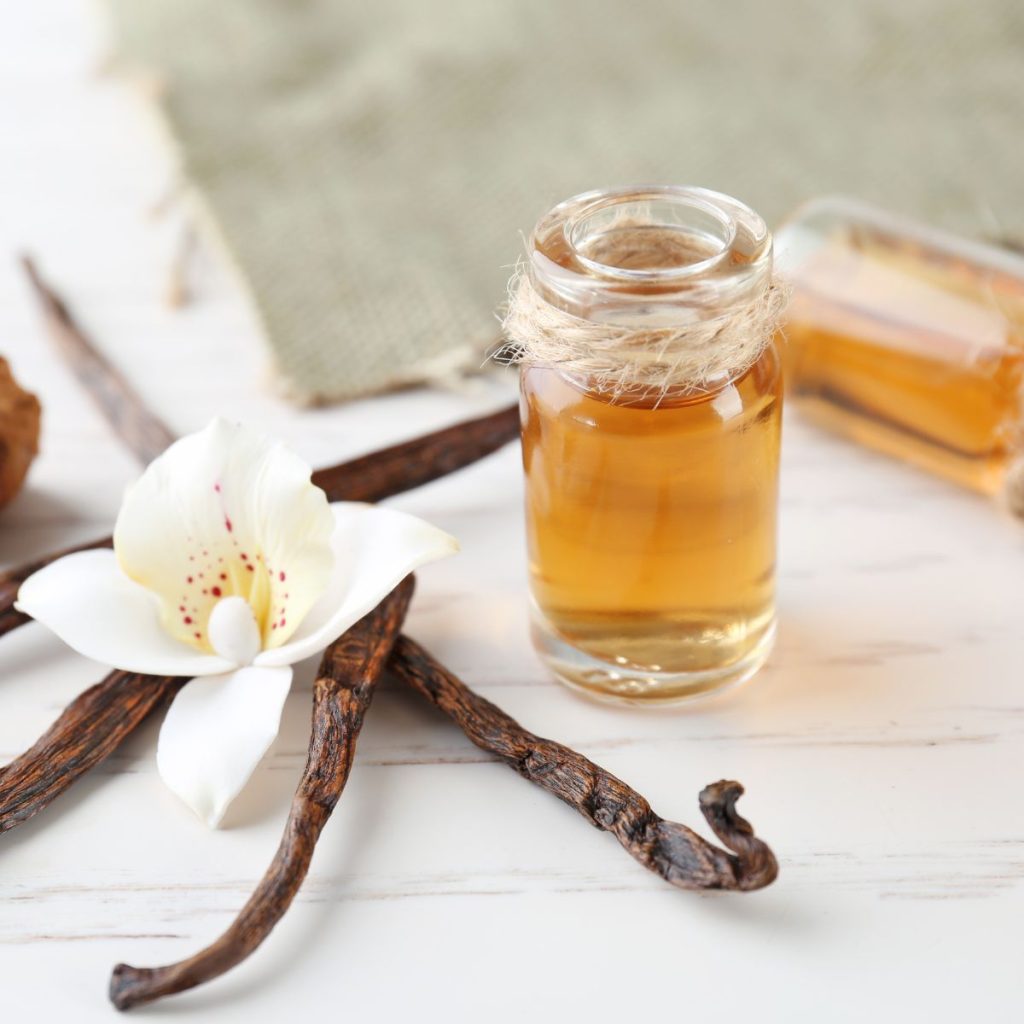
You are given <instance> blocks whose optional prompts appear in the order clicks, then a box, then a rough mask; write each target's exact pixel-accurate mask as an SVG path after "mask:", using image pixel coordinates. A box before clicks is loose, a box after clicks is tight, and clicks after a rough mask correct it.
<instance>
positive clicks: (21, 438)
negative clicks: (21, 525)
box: [0, 359, 41, 505]
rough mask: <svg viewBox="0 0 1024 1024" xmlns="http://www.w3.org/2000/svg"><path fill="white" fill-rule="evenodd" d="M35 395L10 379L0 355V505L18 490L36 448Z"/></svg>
mask: <svg viewBox="0 0 1024 1024" xmlns="http://www.w3.org/2000/svg"><path fill="white" fill-rule="evenodd" d="M40 414H41V413H40V408H39V399H38V398H36V396H35V395H33V394H31V393H30V392H28V391H25V390H24V388H22V387H21V385H20V384H18V382H17V381H16V380H15V379H14V375H13V374H12V373H11V368H10V366H9V365H8V363H7V360H6V359H0V505H6V504H7V502H9V501H10V500H11V498H13V497H14V496H15V495H16V494H17V493H18V491H20V490H21V485H22V483H23V482H24V480H25V474H26V473H28V467H29V466H31V465H32V460H33V459H34V458H35V457H36V452H38V451H39V418H40Z"/></svg>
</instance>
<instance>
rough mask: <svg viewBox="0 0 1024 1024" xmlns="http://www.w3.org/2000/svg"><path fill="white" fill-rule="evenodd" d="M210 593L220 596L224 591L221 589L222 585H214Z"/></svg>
mask: <svg viewBox="0 0 1024 1024" xmlns="http://www.w3.org/2000/svg"><path fill="white" fill-rule="evenodd" d="M210 593H211V594H213V596H214V597H220V595H221V594H222V593H223V591H222V590H221V589H220V587H214V588H213V589H212V590H211V591H210Z"/></svg>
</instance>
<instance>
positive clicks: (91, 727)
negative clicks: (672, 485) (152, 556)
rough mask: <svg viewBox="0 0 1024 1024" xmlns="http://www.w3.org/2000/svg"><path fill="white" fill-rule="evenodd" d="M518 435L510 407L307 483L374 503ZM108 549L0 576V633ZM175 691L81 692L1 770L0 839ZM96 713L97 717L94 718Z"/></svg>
mask: <svg viewBox="0 0 1024 1024" xmlns="http://www.w3.org/2000/svg"><path fill="white" fill-rule="evenodd" d="M518 431H519V418H518V411H517V409H516V407H515V406H511V407H509V408H507V409H502V410H501V411H499V412H496V413H493V414H491V415H489V416H482V417H480V418H478V419H473V420H466V421H464V422H462V423H457V424H456V425H455V426H454V427H447V428H446V429H444V430H438V431H435V432H434V433H432V434H426V435H424V436H423V437H417V438H413V439H412V440H411V441H405V442H404V443H402V444H398V445H394V446H393V447H391V448H385V449H383V450H382V451H379V452H375V453H372V454H370V455H364V456H362V457H361V458H358V459H354V460H352V461H351V462H343V463H341V464H340V465H338V466H333V467H331V468H329V469H325V470H320V471H319V472H318V473H315V474H314V475H313V479H314V480H316V481H317V482H318V483H319V484H320V486H321V487H324V489H325V490H326V491H327V496H328V497H329V498H330V499H331V500H332V501H338V500H341V499H343V498H347V499H351V500H355V501H377V500H379V499H381V498H387V497H389V496H390V495H392V494H399V493H401V492H402V491H407V490H410V489H411V488H413V487H418V486H419V485H420V484H424V483H428V482H429V481H431V480H435V479H437V478H439V477H442V476H444V475H446V474H447V473H452V472H454V471H455V470H457V469H461V468H462V467H463V466H468V465H470V464H471V463H473V462H476V461H477V460H478V459H482V458H483V457H484V456H485V455H489V454H490V453H491V452H493V451H496V450H497V449H498V448H500V447H501V446H502V445H503V444H505V443H506V442H508V441H511V440H512V439H513V438H514V437H515V436H516V435H517V434H518ZM109 545H110V539H109V538H107V539H106V540H100V541H95V542H93V543H92V544H84V545H82V546H81V547H78V548H71V549H68V551H63V552H59V553H56V554H53V555H50V556H48V557H47V558H43V559H40V560H38V561H36V562H33V563H32V564H31V565H25V566H21V567H19V568H18V569H13V570H11V571H10V572H8V573H6V574H5V575H4V576H3V577H0V635H3V633H6V632H8V631H10V630H12V629H14V628H16V627H17V626H19V625H21V624H22V623H23V622H27V621H29V619H28V616H25V615H22V614H21V613H20V612H18V611H15V610H14V599H15V597H16V596H17V593H18V587H19V586H21V583H22V581H23V580H25V579H27V578H28V577H29V576H30V575H31V574H32V573H33V572H35V571H36V570H37V569H41V568H42V567H43V566H44V565H46V564H47V563H48V562H49V561H51V560H54V559H56V558H59V557H60V556H61V555H63V554H68V553H70V551H79V550H84V549H86V548H94V547H104V546H109ZM178 685H180V684H178V683H175V684H174V686H173V687H172V688H171V689H169V690H167V688H168V686H169V683H168V681H167V680H163V679H158V678H156V677H153V676H143V675H137V674H134V673H125V672H112V673H111V674H110V675H108V676H107V677H106V679H105V680H104V681H103V682H101V683H99V684H97V686H94V687H92V689H90V690H86V691H85V693H83V694H82V695H81V696H80V697H78V698H77V699H76V700H75V701H73V702H72V703H71V704H70V705H68V707H67V708H66V709H65V710H64V712H63V714H62V715H61V716H60V718H59V719H58V720H57V722H56V723H55V724H54V726H53V727H52V728H51V729H50V730H49V731H48V732H46V733H45V734H44V735H43V736H42V737H41V738H40V739H39V740H37V741H36V743H34V744H33V745H32V746H31V747H30V748H29V749H28V750H27V751H26V752H25V753H24V754H22V755H21V756H20V757H18V758H17V759H15V760H14V761H12V762H11V764H9V765H8V766H7V767H6V768H0V833H2V832H4V831H5V830H6V829H11V828H14V827H15V826H16V825H19V824H21V822H23V821H27V820H28V819H29V818H31V817H32V816H33V815H34V814H38V813H39V811H41V810H42V809H43V808H44V807H46V806H47V804H49V803H50V801H51V800H53V799H54V798H55V797H57V796H59V795H60V794H61V793H63V792H64V790H65V789H67V788H68V786H70V785H71V784H72V783H73V782H74V781H75V780H76V779H77V778H78V777H79V776H81V775H83V774H84V773H85V772H87V771H88V770H89V769H90V768H92V767H93V766H94V765H96V764H99V762H100V761H102V760H103V759H104V758H105V757H107V756H108V755H109V754H110V753H112V752H113V751H114V750H115V749H117V747H118V745H119V744H120V743H121V742H122V740H124V739H125V738H126V737H127V736H128V735H129V734H130V733H131V731H132V730H133V729H134V728H135V727H136V726H137V725H139V724H140V723H141V722H142V721H143V719H144V718H145V717H146V715H147V714H149V712H150V711H152V710H153V709H154V708H155V707H157V706H158V705H159V704H160V703H161V702H162V701H163V700H164V699H165V698H166V697H167V696H169V695H170V694H171V693H173V692H174V690H175V689H176V687H177V686H178ZM164 690H167V692H166V693H163V694H162V696H161V695H160V693H159V692H162V691H164ZM150 691H152V695H153V703H152V704H150V705H149V706H148V707H147V708H146V710H143V708H144V706H145V704H144V701H143V697H142V695H144V694H147V693H149V692H150ZM90 695H92V696H91V697H90ZM101 696H102V700H101V699H100V698H101ZM158 697H159V699H158ZM100 707H102V708H103V709H104V713H103V714H99V713H98V712H97V708H100Z"/></svg>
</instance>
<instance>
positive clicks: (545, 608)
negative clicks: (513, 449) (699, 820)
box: [522, 346, 782, 700]
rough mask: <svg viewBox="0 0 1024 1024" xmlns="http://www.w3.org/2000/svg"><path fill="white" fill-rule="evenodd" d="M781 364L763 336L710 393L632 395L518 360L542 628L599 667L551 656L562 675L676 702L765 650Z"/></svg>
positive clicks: (619, 692) (618, 692)
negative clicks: (610, 393) (744, 364)
mask: <svg viewBox="0 0 1024 1024" xmlns="http://www.w3.org/2000/svg"><path fill="white" fill-rule="evenodd" d="M779 370H780V368H779V360H778V357H777V355H776V351H775V349H774V346H769V348H768V349H767V350H766V351H765V353H764V354H763V355H762V356H761V358H760V359H759V360H758V362H757V363H756V364H755V365H754V366H753V367H752V368H751V369H750V370H749V371H747V373H746V374H744V375H743V376H742V377H741V378H740V379H738V380H736V381H734V382H733V383H730V384H728V385H727V386H725V387H723V388H721V389H720V390H718V391H716V392H715V393H713V394H700V395H690V396H688V397H687V396H675V397H672V396H670V397H668V398H665V399H662V400H661V401H660V402H655V401H654V400H651V401H648V402H646V403H645V402H631V403H630V404H620V403H615V402H611V401H608V400H607V398H606V397H604V396H602V395H600V394H594V393H591V392H588V391H587V389H586V388H585V387H581V386H580V385H578V384H577V383H573V382H572V381H571V380H569V379H567V378H566V377H565V376H563V375H562V374H560V373H559V372H557V371H555V370H553V369H548V368H541V367H532V368H529V369H526V370H524V372H523V377H522V417H523V462H524V468H525V472H526V519H527V536H528V542H529V552H530V572H531V585H532V592H533V598H534V602H535V604H536V606H537V609H538V612H539V616H540V620H541V622H542V627H541V628H542V629H544V630H549V631H551V632H552V633H553V634H554V636H555V637H556V638H558V639H559V640H560V641H562V642H564V644H566V645H567V646H568V647H570V648H572V649H575V650H578V651H580V652H583V653H584V654H585V655H587V656H588V657H589V658H592V659H597V660H598V661H599V662H600V663H602V665H603V666H607V667H606V668H604V667H598V668H596V669H595V668H593V666H592V667H591V668H590V669H589V670H588V669H584V668H579V669H578V670H574V669H573V668H572V666H571V665H569V664H565V665H561V666H559V665H555V666H554V667H555V668H556V671H558V672H559V674H560V675H562V676H563V678H565V679H566V680H567V681H568V682H570V683H571V684H573V685H575V686H578V687H582V688H585V689H589V690H591V691H595V692H602V693H604V694H606V695H612V696H619V697H624V698H627V699H653V700H661V699H677V698H681V697H686V696H689V695H692V694H693V693H695V692H700V691H701V690H702V689H712V688H716V687H717V685H719V684H720V682H721V678H722V676H723V674H724V675H728V673H729V672H730V670H731V669H733V668H735V669H736V671H737V673H740V672H741V671H742V670H743V668H744V666H747V665H748V664H750V663H751V659H752V658H754V657H756V655H757V652H759V651H763V652H765V653H766V651H767V647H768V646H769V645H770V641H771V635H772V631H773V629H774V575H775V538H776V504H777V476H778V456H779V431H780V413H781V401H782V400H781V393H780V372H779ZM757 664H760V660H758V661H757V663H756V664H753V667H752V668H750V671H753V669H754V668H756V667H757ZM745 674H749V672H746V673H745Z"/></svg>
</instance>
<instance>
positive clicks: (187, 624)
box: [185, 615, 192, 626]
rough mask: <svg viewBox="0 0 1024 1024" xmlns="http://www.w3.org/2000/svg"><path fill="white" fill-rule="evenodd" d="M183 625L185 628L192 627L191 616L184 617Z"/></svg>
mask: <svg viewBox="0 0 1024 1024" xmlns="http://www.w3.org/2000/svg"><path fill="white" fill-rule="evenodd" d="M185 625H186V626H191V625H192V616H191V615H186V616H185Z"/></svg>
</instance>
